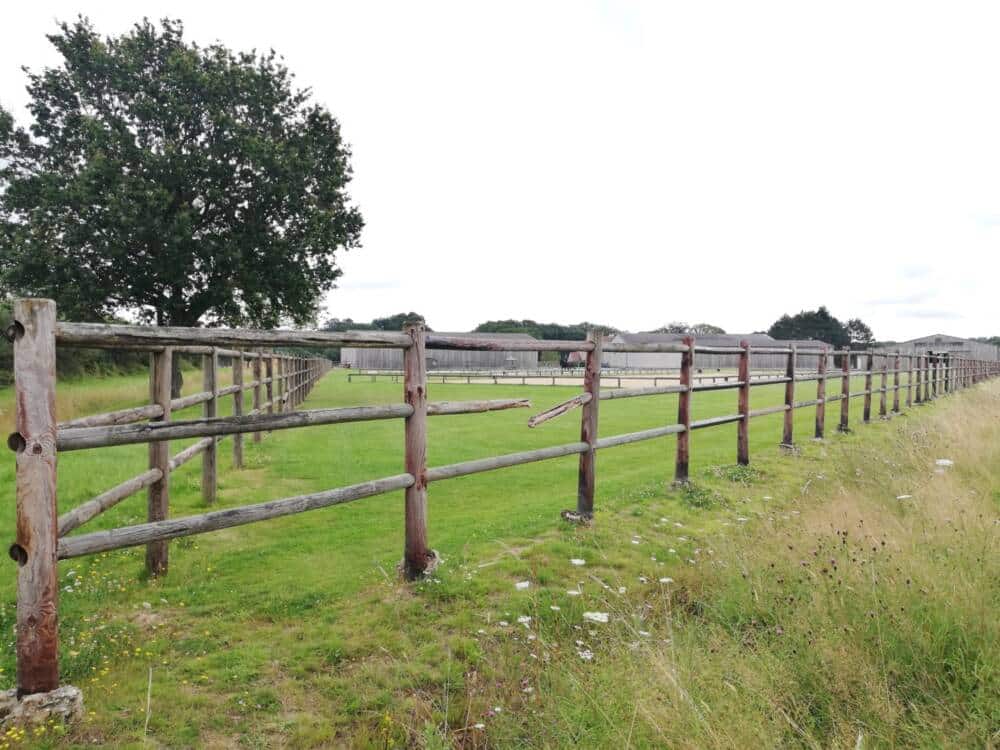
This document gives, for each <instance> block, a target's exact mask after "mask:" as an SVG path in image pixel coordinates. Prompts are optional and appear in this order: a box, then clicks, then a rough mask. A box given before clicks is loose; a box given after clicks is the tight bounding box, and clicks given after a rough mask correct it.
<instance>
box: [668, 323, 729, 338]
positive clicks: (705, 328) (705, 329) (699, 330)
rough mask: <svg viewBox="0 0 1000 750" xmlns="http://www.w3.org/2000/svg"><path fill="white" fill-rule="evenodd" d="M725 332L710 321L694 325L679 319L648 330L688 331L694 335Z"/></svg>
mask: <svg viewBox="0 0 1000 750" xmlns="http://www.w3.org/2000/svg"><path fill="white" fill-rule="evenodd" d="M725 332H726V331H725V329H723V328H719V326H716V325H712V324H711V323H695V324H694V325H689V324H688V323H683V322H680V321H674V322H673V323H667V325H665V326H660V327H659V328H657V329H656V330H653V331H650V333H689V334H693V335H696V336H712V335H718V334H724V333H725Z"/></svg>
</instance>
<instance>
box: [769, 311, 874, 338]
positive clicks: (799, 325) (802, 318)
mask: <svg viewBox="0 0 1000 750" xmlns="http://www.w3.org/2000/svg"><path fill="white" fill-rule="evenodd" d="M859 322H860V321H859ZM767 332H768V334H769V335H770V336H771V337H772V338H775V339H816V340H817V341H822V342H824V343H826V344H830V345H831V346H833V347H836V348H838V349H839V348H842V347H846V346H848V345H849V344H850V343H851V335H850V333H849V332H848V330H847V327H846V326H845V325H844V324H843V323H841V322H840V321H839V320H837V319H836V318H835V317H833V315H831V314H830V311H829V310H827V309H826V307H823V306H821V307H820V308H819V309H818V310H808V311H807V310H803V311H802V312H800V313H798V314H797V315H787V314H786V315H782V316H781V317H780V318H778V320H776V321H775V322H774V324H773V325H772V326H771V327H770V328H769V329H768V331H767Z"/></svg>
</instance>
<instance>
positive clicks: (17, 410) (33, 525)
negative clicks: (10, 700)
mask: <svg viewBox="0 0 1000 750" xmlns="http://www.w3.org/2000/svg"><path fill="white" fill-rule="evenodd" d="M13 314H14V315H13V317H14V320H13V322H12V323H11V325H10V327H9V328H8V334H9V335H10V336H11V337H12V338H13V345H14V396H15V398H14V422H15V427H16V432H14V433H13V434H12V435H11V436H10V437H9V438H8V440H7V445H8V446H10V448H11V449H12V450H14V451H16V454H17V455H16V458H15V462H16V467H15V470H14V481H15V484H16V490H15V494H16V508H17V536H16V540H15V542H14V544H13V545H11V548H10V556H11V557H12V558H13V559H14V560H15V561H16V562H17V564H18V569H17V612H16V617H17V629H16V632H15V638H16V641H17V645H16V651H17V695H18V696H19V697H20V696H22V695H28V694H30V693H46V692H48V691H50V690H55V689H56V688H57V687H59V614H58V607H59V579H58V574H57V568H56V548H57V544H58V532H57V528H56V519H57V516H58V513H57V510H56V338H55V326H56V303H55V302H53V301H52V300H47V299H18V300H15V301H14V309H13Z"/></svg>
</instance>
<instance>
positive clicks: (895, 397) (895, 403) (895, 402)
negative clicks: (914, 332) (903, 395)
mask: <svg viewBox="0 0 1000 750" xmlns="http://www.w3.org/2000/svg"><path fill="white" fill-rule="evenodd" d="M893 361H894V364H893V366H892V369H893V370H894V371H895V372H894V373H893V376H892V386H893V388H892V411H893V413H895V414H899V383H900V374H899V368H901V367H902V366H903V358H902V356H901V355H900V353H899V351H898V350H897V351H896V357H895V359H894V360H893Z"/></svg>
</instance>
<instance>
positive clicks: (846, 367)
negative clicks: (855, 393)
mask: <svg viewBox="0 0 1000 750" xmlns="http://www.w3.org/2000/svg"><path fill="white" fill-rule="evenodd" d="M840 356H841V358H842V361H843V365H842V366H841V368H840V369H841V372H842V373H843V374H842V375H841V377H840V424H839V425H838V426H837V429H838V430H839V431H840V432H850V431H851V426H850V419H851V353H850V352H849V351H847V350H845V351H844V352H843V353H841V355H840Z"/></svg>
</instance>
